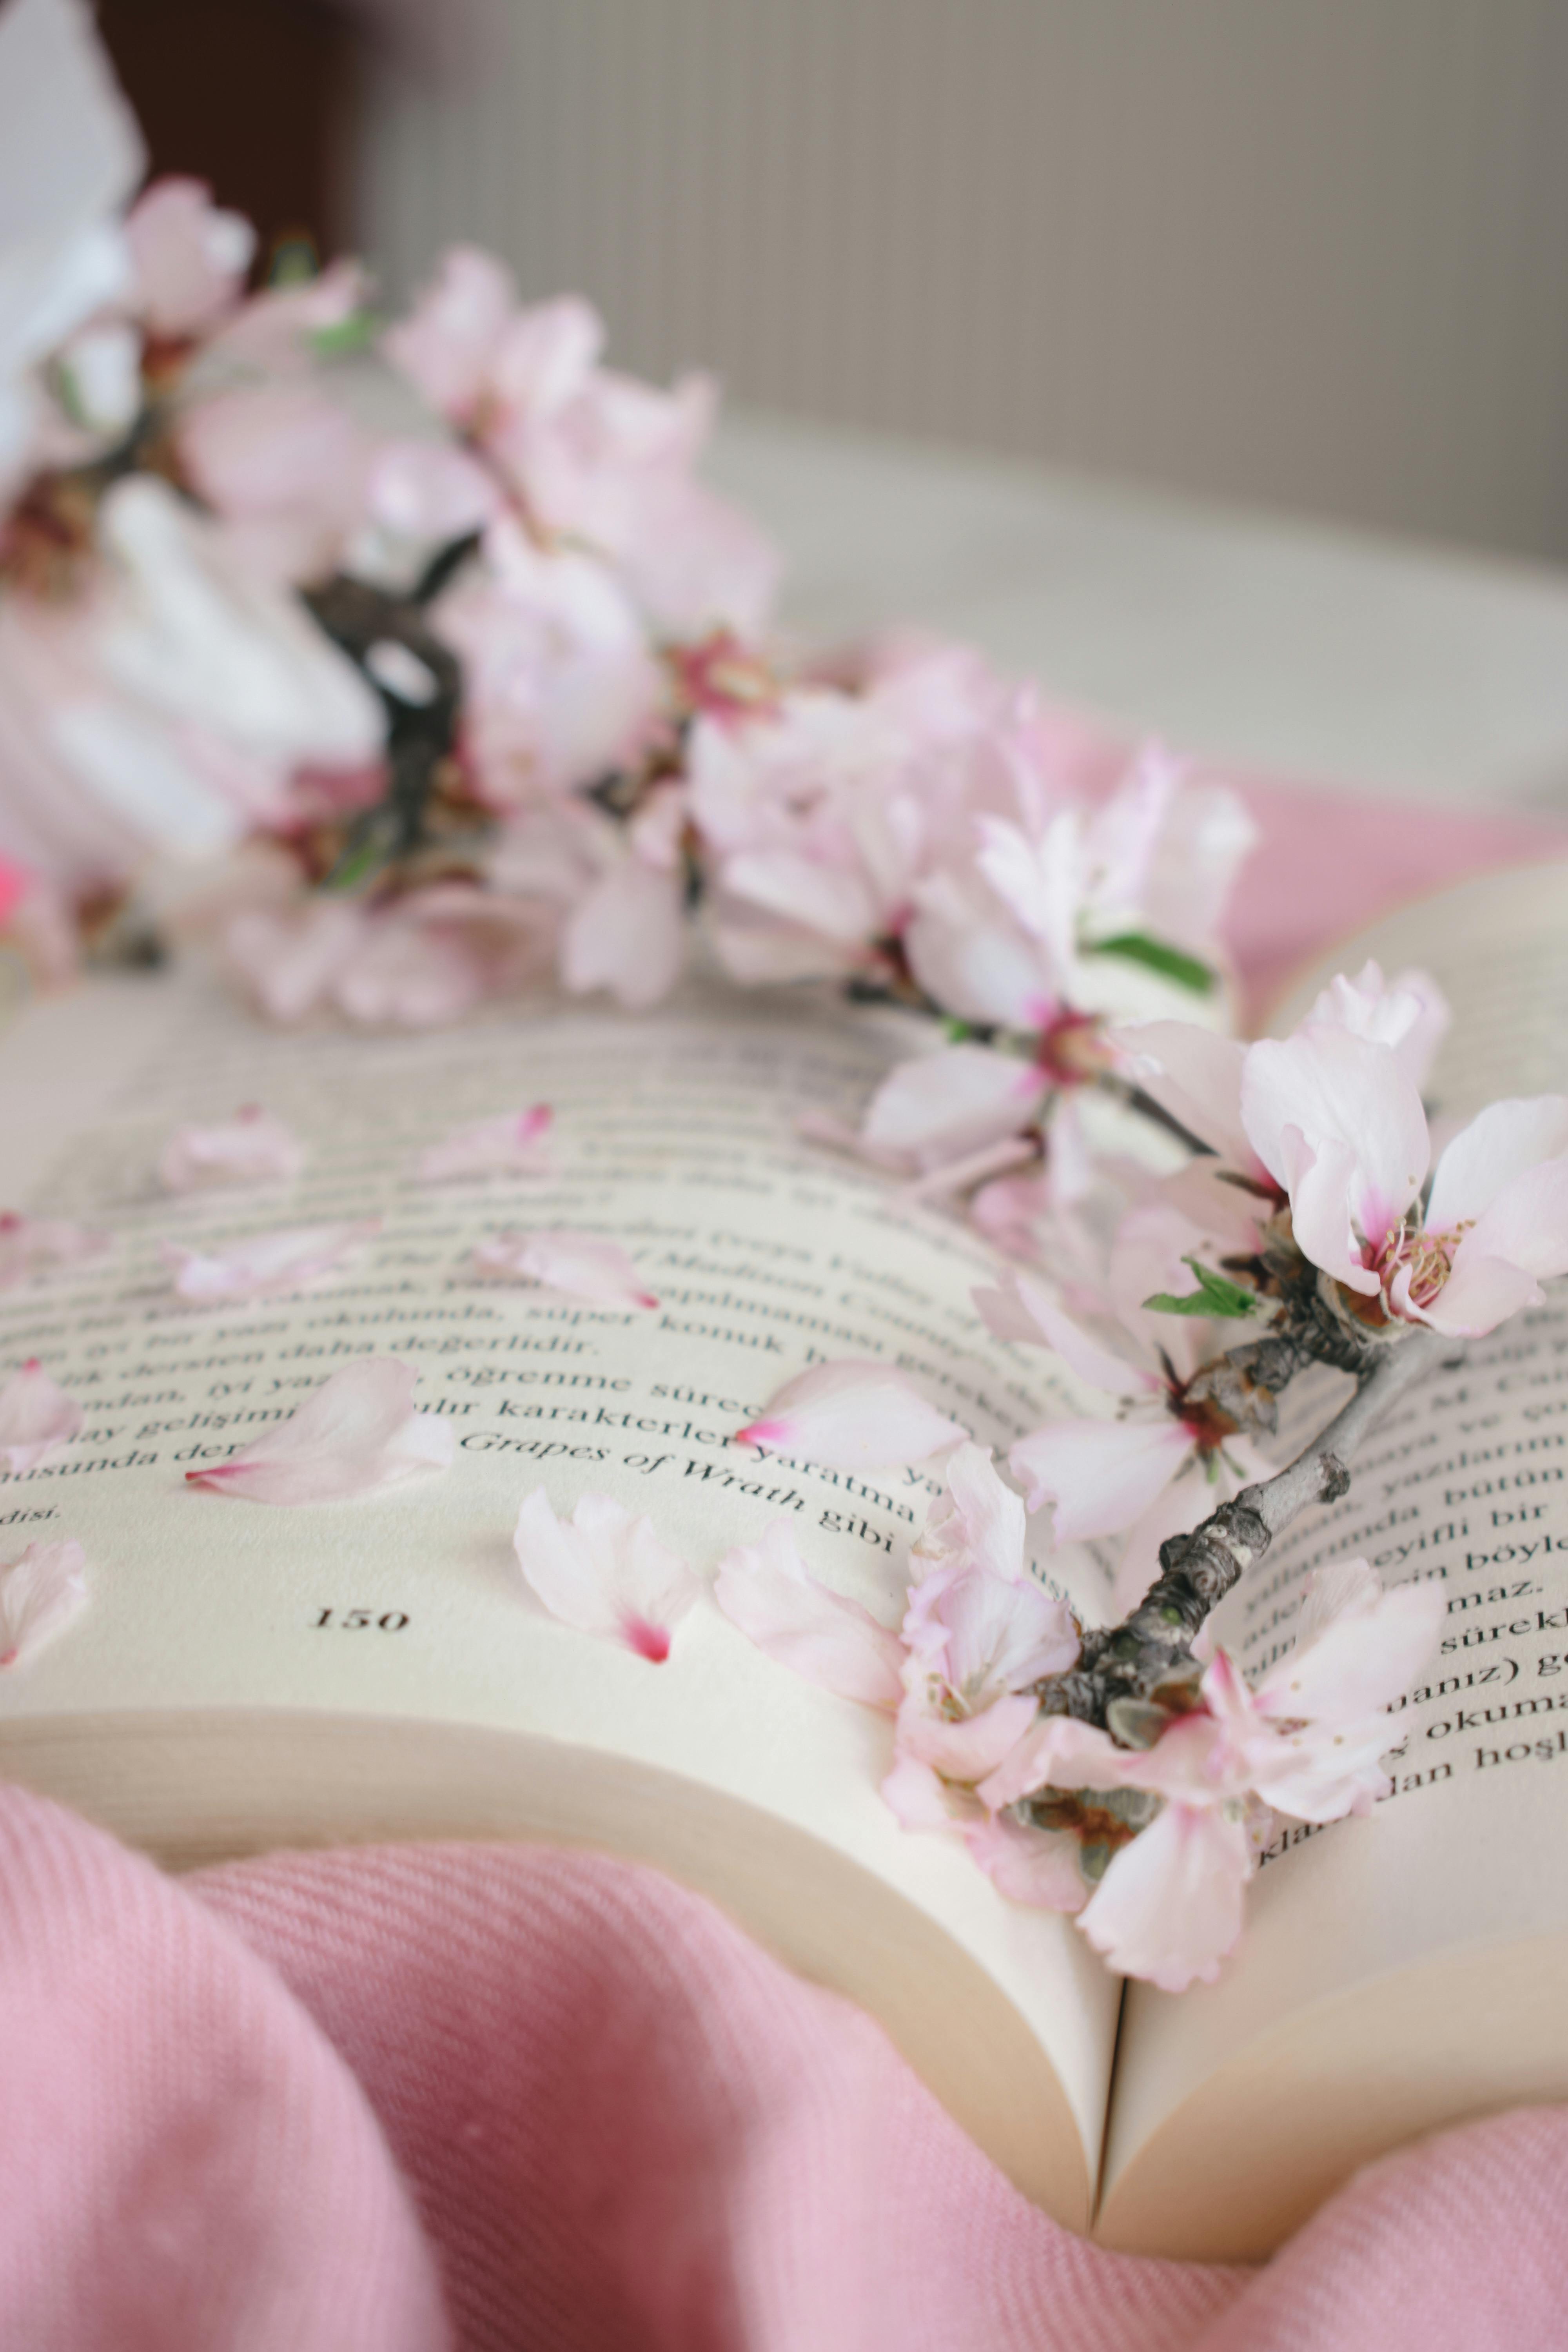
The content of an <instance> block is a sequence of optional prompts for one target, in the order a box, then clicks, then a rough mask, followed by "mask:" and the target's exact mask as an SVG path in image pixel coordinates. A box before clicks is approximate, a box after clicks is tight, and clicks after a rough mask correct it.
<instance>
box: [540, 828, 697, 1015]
mask: <svg viewBox="0 0 1568 2352" xmlns="http://www.w3.org/2000/svg"><path fill="white" fill-rule="evenodd" d="M685 887H686V883H685V876H684V874H683V873H682V872H681V871H680V870H679V868H671V867H668V866H658V865H655V864H652V863H651V862H648V861H647V860H645V859H644V858H643V857H641V856H638V855H637V852H636V848H635V845H634V847H633V848H632V851H631V853H630V854H629V855H626V856H622V857H620V858H618V859H617V860H616V862H615V864H613V865H612V866H609V867H608V869H607V870H606V871H605V873H604V874H603V875H602V876H601V877H600V878H599V879H598V880H597V881H596V882H594V883H591V884H590V885H589V887H588V888H587V889H586V890H585V892H584V896H583V897H582V898H581V899H579V901H578V903H577V905H576V907H575V908H574V909H573V910H572V913H571V915H570V916H569V917H568V919H567V921H566V925H565V928H564V929H563V934H562V940H561V978H562V981H563V984H564V985H565V986H566V987H567V988H569V989H570V990H572V991H573V992H574V993H582V992H584V991H586V990H589V989H595V988H607V989H608V990H609V991H610V992H611V994H612V995H613V996H614V997H615V998H616V1002H617V1003H620V1004H624V1005H625V1006H626V1009H627V1011H628V1012H632V1013H642V1012H646V1011H647V1008H648V1007H649V1005H652V1004H657V1003H658V1002H659V1001H660V999H661V998H663V997H665V996H668V993H669V991H670V990H671V988H673V986H674V985H675V982H676V981H677V980H678V979H679V975H680V968H681V965H682V964H683V962H684V961H685V959H686V929H687V925H686V909H685Z"/></svg>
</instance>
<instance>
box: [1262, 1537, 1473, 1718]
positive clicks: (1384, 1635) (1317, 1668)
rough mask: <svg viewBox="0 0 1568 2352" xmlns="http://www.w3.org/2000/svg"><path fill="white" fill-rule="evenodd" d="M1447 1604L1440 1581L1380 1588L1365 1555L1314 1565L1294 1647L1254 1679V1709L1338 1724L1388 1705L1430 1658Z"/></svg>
mask: <svg viewBox="0 0 1568 2352" xmlns="http://www.w3.org/2000/svg"><path fill="white" fill-rule="evenodd" d="M1446 1610H1447V1603H1446V1602H1445V1601H1444V1597H1443V1592H1442V1589H1441V1587H1440V1586H1439V1585H1436V1584H1425V1583H1423V1584H1401V1585H1396V1586H1395V1587H1394V1590H1393V1591H1384V1589H1383V1585H1382V1581H1381V1580H1380V1579H1379V1577H1378V1575H1377V1573H1376V1571H1375V1570H1373V1569H1371V1568H1369V1567H1368V1566H1367V1564H1366V1562H1365V1560H1362V1559H1352V1560H1342V1561H1339V1562H1337V1563H1336V1564H1335V1565H1334V1567H1333V1568H1331V1569H1320V1570H1317V1571H1316V1572H1315V1574H1314V1575H1313V1576H1312V1577H1310V1579H1309V1580H1308V1586H1307V1591H1306V1593H1305V1594H1304V1596H1303V1599H1302V1603H1301V1620H1300V1627H1299V1630H1298V1633H1297V1640H1296V1646H1295V1648H1294V1649H1293V1650H1292V1651H1291V1652H1290V1654H1289V1656H1288V1657H1285V1658H1282V1659H1281V1660H1280V1662H1279V1664H1278V1665H1277V1666H1275V1667H1273V1668H1272V1669H1271V1670H1270V1672H1269V1673H1268V1675H1265V1676H1264V1678H1263V1681H1262V1682H1261V1683H1260V1684H1259V1685H1258V1690H1257V1693H1256V1694H1255V1698H1256V1704H1257V1706H1258V1712H1259V1713H1260V1714H1262V1715H1266V1716H1275V1717H1280V1718H1281V1719H1283V1720H1285V1721H1291V1720H1294V1719H1296V1718H1299V1717H1305V1718H1307V1719H1308V1720H1310V1721H1321V1722H1326V1723H1334V1724H1342V1723H1353V1722H1355V1721H1357V1720H1358V1719H1359V1718H1360V1717H1363V1716H1364V1715H1370V1714H1374V1713H1376V1712H1378V1711H1379V1710H1381V1709H1383V1708H1384V1707H1387V1706H1392V1705H1393V1703H1394V1700H1395V1699H1398V1698H1402V1697H1403V1696H1404V1695H1405V1692H1406V1691H1407V1690H1408V1689H1409V1688H1410V1685H1411V1684H1412V1683H1413V1682H1414V1681H1415V1678H1416V1676H1417V1675H1419V1674H1420V1672H1421V1670H1422V1668H1423V1667H1424V1666H1425V1665H1426V1664H1428V1662H1429V1661H1430V1659H1431V1656H1432V1653H1433V1651H1434V1649H1435V1647H1436V1641H1437V1632H1438V1628H1439V1626H1440V1625H1441V1624H1442V1622H1443V1618H1444V1616H1445V1614H1446Z"/></svg>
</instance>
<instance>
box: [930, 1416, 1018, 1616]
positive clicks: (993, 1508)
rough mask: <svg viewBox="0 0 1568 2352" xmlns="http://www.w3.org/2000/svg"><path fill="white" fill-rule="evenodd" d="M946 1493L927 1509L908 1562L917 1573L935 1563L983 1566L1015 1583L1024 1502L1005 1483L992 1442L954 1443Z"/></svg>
mask: <svg viewBox="0 0 1568 2352" xmlns="http://www.w3.org/2000/svg"><path fill="white" fill-rule="evenodd" d="M942 1476H943V1482H944V1484H945V1486H946V1489H947V1491H946V1493H945V1494H943V1495H941V1496H938V1497H937V1499H936V1501H935V1502H933V1503H932V1504H931V1508H930V1510H929V1511H928V1512H927V1513H926V1523H925V1526H924V1528H922V1529H921V1534H920V1537H919V1538H918V1540H917V1541H916V1543H915V1546H914V1550H913V1554H912V1556H911V1559H910V1566H911V1568H912V1570H914V1572H915V1574H916V1575H917V1576H923V1575H925V1574H927V1573H928V1572H929V1571H930V1570H931V1569H932V1568H982V1569H984V1570H986V1571H987V1573H988V1574H990V1575H992V1576H994V1577H999V1578H1000V1579H1001V1580H1003V1581H1004V1582H1005V1583H1011V1584H1016V1583H1019V1582H1020V1581H1022V1580H1023V1579H1024V1577H1025V1576H1026V1569H1025V1565H1024V1533H1025V1529H1024V1506H1023V1504H1022V1503H1021V1501H1020V1500H1019V1498H1018V1496H1016V1494H1015V1493H1014V1492H1013V1489H1012V1488H1011V1486H1004V1485H1003V1483H1002V1480H1001V1479H1000V1478H999V1477H998V1476H997V1475H996V1471H995V1468H994V1465H993V1463H992V1460H991V1449H990V1447H989V1446H988V1445H959V1446H955V1447H954V1449H953V1451H952V1454H950V1455H949V1456H948V1459H947V1464H946V1466H945V1469H944V1470H943V1473H942Z"/></svg>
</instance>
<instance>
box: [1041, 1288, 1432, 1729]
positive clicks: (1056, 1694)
mask: <svg viewBox="0 0 1568 2352" xmlns="http://www.w3.org/2000/svg"><path fill="white" fill-rule="evenodd" d="M1463 1353H1464V1349H1463V1346H1462V1344H1461V1343H1458V1342H1456V1340H1455V1339H1453V1338H1452V1337H1451V1336H1450V1335H1448V1334H1447V1333H1444V1332H1440V1331H1432V1330H1417V1331H1413V1332H1412V1333H1411V1334H1410V1336H1409V1337H1408V1338H1407V1339H1401V1340H1399V1341H1397V1342H1395V1343H1394V1344H1393V1345H1390V1346H1385V1347H1384V1348H1383V1349H1380V1350H1379V1352H1378V1355H1377V1357H1376V1359H1375V1360H1374V1361H1373V1364H1372V1366H1371V1367H1370V1369H1369V1370H1366V1371H1365V1372H1364V1373H1363V1376H1362V1379H1361V1382H1360V1385H1359V1386H1358V1387H1357V1390H1356V1392H1355V1394H1354V1395H1353V1396H1352V1398H1351V1399H1350V1401H1349V1402H1348V1403H1346V1404H1345V1405H1344V1406H1343V1407H1342V1410H1341V1411H1340V1412H1337V1413H1336V1414H1335V1415H1334V1417H1333V1419H1332V1420H1331V1422H1330V1423H1328V1425H1327V1426H1326V1428H1324V1429H1323V1430H1322V1431H1321V1433H1319V1435H1318V1436H1317V1437H1316V1438H1315V1439H1314V1440H1313V1442H1312V1444H1310V1446H1308V1447H1307V1448H1306V1450H1305V1451H1304V1452H1303V1453H1301V1454H1299V1455H1298V1456H1297V1458H1296V1460H1295V1461H1294V1462H1292V1463H1290V1464H1289V1465H1288V1467H1287V1468H1285V1469H1283V1470H1280V1471H1278V1472H1276V1474H1275V1475H1274V1476H1273V1477H1271V1478H1264V1479H1259V1480H1258V1481H1256V1482H1255V1483H1254V1484H1253V1485H1251V1486H1244V1487H1243V1488H1242V1489H1241V1492H1240V1493H1239V1494H1238V1495H1237V1496H1235V1497H1234V1499H1233V1500H1231V1501H1230V1502H1228V1503H1222V1504H1221V1505H1220V1507H1219V1508H1218V1509H1217V1510H1215V1511H1214V1512H1211V1514H1210V1515H1209V1517H1207V1518H1206V1519H1205V1521H1204V1522H1203V1524H1202V1526H1201V1527H1197V1528H1193V1529H1192V1531H1191V1532H1190V1533H1188V1534H1186V1535H1177V1536H1172V1537H1169V1538H1167V1539H1166V1541H1165V1542H1164V1543H1163V1544H1162V1545H1161V1547H1160V1573H1159V1575H1158V1576H1157V1577H1156V1579H1155V1580H1154V1582H1153V1583H1152V1585H1151V1587H1150V1589H1149V1591H1147V1592H1146V1593H1145V1595H1144V1597H1143V1599H1142V1601H1140V1602H1139V1604H1138V1606H1137V1608H1136V1609H1134V1610H1133V1611H1132V1612H1131V1614H1130V1615H1129V1616H1128V1617H1126V1618H1125V1619H1124V1620H1123V1622H1121V1624H1120V1625H1115V1626H1110V1627H1108V1628H1105V1629H1102V1630H1100V1631H1096V1632H1091V1633H1086V1634H1085V1636H1084V1642H1083V1650H1082V1654H1081V1655H1080V1657H1079V1662H1078V1664H1077V1665H1076V1666H1075V1667H1074V1668H1073V1669H1072V1671H1071V1672H1070V1673H1068V1674H1064V1675H1054V1676H1052V1677H1050V1678H1049V1680H1048V1681H1047V1682H1046V1683H1043V1684H1042V1685H1040V1693H1039V1695H1040V1699H1041V1704H1042V1706H1044V1708H1045V1709H1046V1711H1047V1713H1055V1714H1063V1715H1071V1716H1076V1717H1079V1719H1080V1720H1081V1721H1084V1722H1089V1723H1096V1724H1102V1725H1105V1726H1106V1727H1109V1728H1110V1731H1111V1732H1112V1733H1113V1734H1115V1735H1116V1736H1118V1737H1120V1738H1126V1739H1128V1740H1130V1742H1131V1744H1132V1745H1135V1746H1139V1747H1142V1746H1145V1745H1147V1743H1148V1740H1149V1738H1151V1737H1152V1736H1154V1734H1155V1733H1156V1732H1157V1731H1158V1729H1159V1727H1160V1721H1163V1718H1164V1717H1167V1716H1169V1715H1171V1714H1173V1713H1174V1714H1179V1713H1181V1712H1183V1711H1184V1707H1185V1706H1186V1705H1187V1704H1189V1703H1190V1701H1189V1696H1188V1694H1189V1692H1195V1688H1196V1685H1197V1682H1198V1679H1199V1677H1200V1675H1201V1673H1202V1668H1201V1666H1200V1664H1198V1662H1197V1661H1196V1660H1195V1659H1194V1656H1193V1654H1192V1648H1191V1644H1192V1642H1193V1640H1194V1636H1195V1635H1196V1633H1198V1630H1199V1628H1200V1627H1201V1626H1202V1624H1203V1622H1204V1620H1205V1618H1206V1617H1207V1616H1208V1614H1209V1612H1210V1611H1211V1610H1213V1609H1215V1607H1217V1605H1218V1604H1219V1602H1220V1601H1223V1600H1224V1598H1225V1596H1226V1593H1227V1592H1229V1591H1231V1590H1232V1588H1233V1587H1234V1586H1235V1585H1236V1584H1237V1582H1238V1581H1239V1580H1240V1578H1241V1577H1242V1575H1243V1574H1244V1572H1245V1571H1246V1570H1247V1569H1248V1568H1251V1567H1252V1566H1254V1565H1255V1564H1256V1562H1257V1561H1258V1560H1259V1559H1262V1557H1263V1555H1264V1553H1265V1552H1266V1551H1267V1550H1268V1547H1269V1545H1270V1544H1271V1543H1272V1541H1273V1540H1274V1538H1275V1537H1276V1536H1277V1535H1279V1534H1281V1533H1283V1531H1284V1529H1285V1528H1288V1527H1289V1525H1290V1524H1291V1522H1292V1520H1294V1519H1296V1518H1297V1517H1300V1513H1301V1512H1302V1511H1304V1510H1305V1509H1307V1508H1308V1507H1309V1506H1310V1505H1311V1504H1313V1503H1331V1502H1336V1501H1338V1499H1339V1497H1340V1496H1342V1495H1343V1494H1345V1493H1346V1492H1347V1491H1348V1489H1349V1486H1350V1483H1351V1479H1350V1463H1351V1460H1352V1457H1353V1455H1354V1454H1355V1452H1356V1449H1357V1448H1358V1447H1359V1446H1360V1445H1361V1444H1362V1443H1363V1440H1364V1439H1365V1438H1366V1437H1367V1436H1368V1434H1369V1433H1370V1432H1371V1431H1372V1430H1373V1428H1374V1427H1375V1426H1376V1424H1377V1423H1379V1422H1380V1421H1381V1420H1382V1419H1383V1418H1384V1414H1385V1413H1387V1412H1389V1411H1390V1410H1391V1408H1392V1407H1393V1406H1394V1403H1395V1402H1397V1401H1398V1399H1399V1398H1400V1397H1401V1396H1403V1395H1404V1393H1405V1391H1406V1390H1407V1389H1409V1388H1412V1387H1414V1386H1415V1383H1416V1382H1417V1381H1420V1380H1422V1379H1424V1378H1425V1376H1426V1373H1428V1372H1429V1371H1431V1370H1433V1369H1434V1368H1435V1367H1436V1365H1437V1364H1439V1363H1447V1364H1451V1363H1453V1362H1455V1361H1457V1360H1458V1358H1459V1357H1461V1356H1462V1355H1463ZM1156 1718H1159V1720H1156Z"/></svg>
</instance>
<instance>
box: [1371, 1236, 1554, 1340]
mask: <svg viewBox="0 0 1568 2352" xmlns="http://www.w3.org/2000/svg"><path fill="white" fill-rule="evenodd" d="M1473 1239H1474V1235H1473V1234H1466V1235H1465V1242H1469V1241H1471V1240H1473ZM1389 1296H1390V1299H1391V1301H1392V1304H1393V1306H1394V1312H1395V1313H1396V1314H1398V1315H1402V1316H1404V1317H1405V1318H1407V1319H1408V1320H1409V1321H1411V1322H1414V1323H1429V1324H1430V1325H1431V1327H1432V1328H1433V1329H1434V1330H1435V1331H1451V1332H1452V1333H1453V1334H1454V1335H1455V1337H1456V1338H1457V1339H1480V1338H1482V1337H1484V1335H1485V1334H1486V1333H1487V1332H1489V1331H1495V1330H1496V1329H1497V1327H1498V1325H1499V1324H1500V1323H1506V1322H1507V1321H1508V1320H1509V1318H1510V1317H1511V1316H1514V1315H1518V1314H1520V1313H1521V1312H1522V1310H1523V1309H1524V1308H1525V1307H1539V1306H1540V1305H1541V1303H1542V1298H1543V1297H1545V1293H1544V1292H1543V1291H1542V1287H1541V1285H1540V1284H1539V1283H1538V1282H1537V1281H1536V1279H1535V1276H1533V1275H1532V1274H1529V1273H1527V1272H1526V1271H1525V1269H1524V1268H1523V1267H1522V1266H1521V1265H1510V1263H1509V1261H1508V1259H1506V1258H1502V1257H1488V1256H1487V1255H1485V1254H1484V1253H1483V1252H1482V1251H1479V1250H1470V1251H1469V1252H1468V1254H1467V1252H1466V1249H1465V1245H1464V1243H1461V1244H1460V1246H1459V1248H1458V1251H1457V1252H1456V1253H1455V1256H1454V1270H1453V1272H1452V1274H1450V1275H1449V1276H1448V1279H1447V1282H1446V1283H1445V1284H1444V1285H1443V1287H1442V1289H1441V1290H1440V1291H1439V1292H1438V1293H1437V1296H1436V1298H1435V1299H1434V1300H1433V1301H1432V1304H1431V1306H1430V1307H1416V1306H1414V1305H1413V1304H1412V1303H1411V1299H1410V1276H1409V1272H1408V1269H1407V1268H1405V1267H1403V1266H1402V1267H1401V1268H1400V1270H1399V1272H1398V1273H1397V1274H1396V1275H1395V1276H1394V1280H1393V1282H1392V1283H1391V1284H1390V1286H1389Z"/></svg>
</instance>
